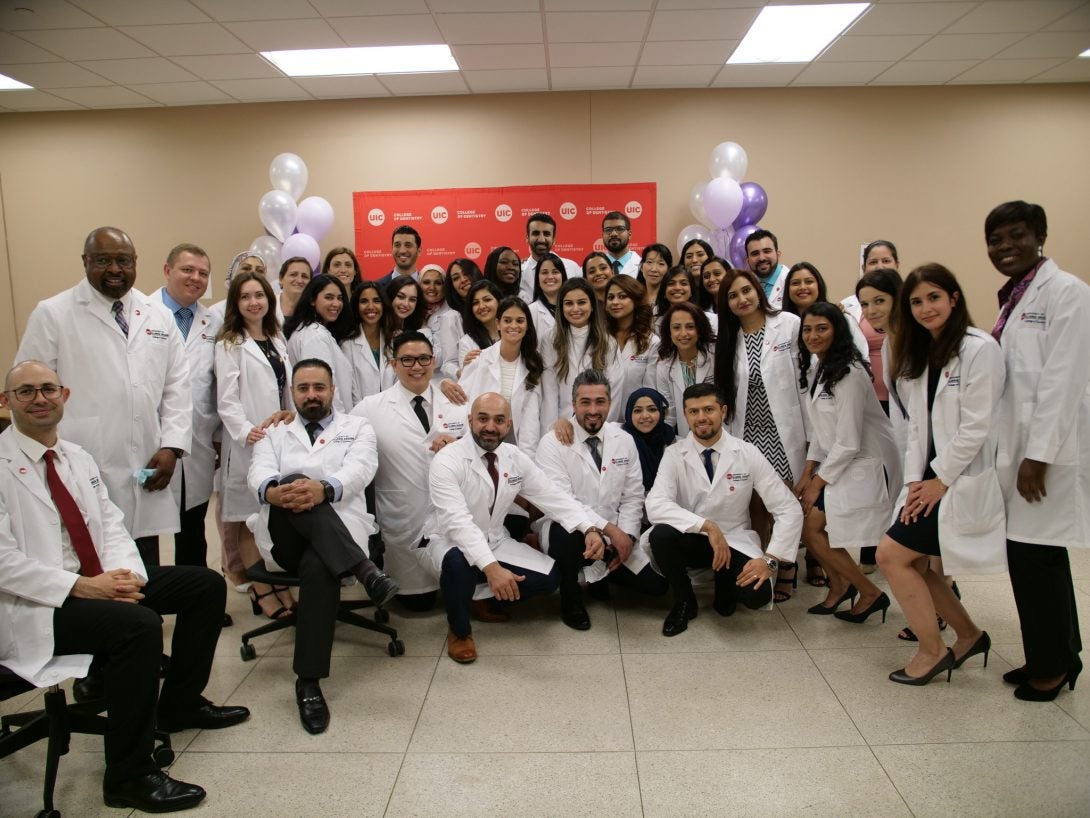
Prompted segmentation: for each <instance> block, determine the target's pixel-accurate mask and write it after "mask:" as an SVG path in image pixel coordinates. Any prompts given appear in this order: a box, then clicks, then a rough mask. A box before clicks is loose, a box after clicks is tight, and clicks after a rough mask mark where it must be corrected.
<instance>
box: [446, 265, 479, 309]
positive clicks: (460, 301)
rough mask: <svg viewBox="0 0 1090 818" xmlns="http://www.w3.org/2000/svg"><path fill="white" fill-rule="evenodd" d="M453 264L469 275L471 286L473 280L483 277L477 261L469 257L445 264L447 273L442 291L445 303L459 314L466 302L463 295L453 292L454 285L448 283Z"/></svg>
mask: <svg viewBox="0 0 1090 818" xmlns="http://www.w3.org/2000/svg"><path fill="white" fill-rule="evenodd" d="M455 264H457V265H458V269H459V270H461V271H462V272H463V273H464V274H465V275H466V276H468V277H469V283H470V286H473V284H474V283H475V282H477V281H480V280H481V279H482V278H484V273H482V272H481V268H480V267H478V266H477V262H475V261H474V260H473V259H471V258H456V259H454V261H452V262H451V263H450V264H448V265H447V275H446V280H445V281H444V282H443V292H445V293H446V294H447V305H448V306H449V307H450V308H451V309H452V310H454V311H455V312H456V313H459V314H461V312H462V308H463V307H464V306H465V304H466V300H465V298H464V297H463V296H460V295H458V293H457V292H455V290H454V285H453V284H451V283H450V271H451V270H453V269H454V265H455ZM467 295H468V293H467Z"/></svg>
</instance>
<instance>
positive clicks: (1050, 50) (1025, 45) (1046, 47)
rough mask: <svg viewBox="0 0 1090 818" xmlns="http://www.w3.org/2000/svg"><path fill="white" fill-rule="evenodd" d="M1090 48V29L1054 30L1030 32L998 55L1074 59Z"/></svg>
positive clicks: (1022, 57)
mask: <svg viewBox="0 0 1090 818" xmlns="http://www.w3.org/2000/svg"><path fill="white" fill-rule="evenodd" d="M1088 48H1090V31H1053V32H1041V33H1038V34H1030V35H1029V36H1028V37H1026V38H1025V39H1024V40H1019V41H1018V42H1016V43H1015V44H1014V45H1012V46H1011V47H1010V48H1006V49H1004V50H1003V51H1000V52H999V53H998V54H997V55H996V57H997V58H998V59H1001V60H1009V59H1043V58H1046V57H1062V58H1063V59H1073V58H1075V57H1077V56H1079V54H1081V53H1082V52H1083V51H1085V50H1086V49H1088Z"/></svg>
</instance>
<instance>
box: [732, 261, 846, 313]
mask: <svg viewBox="0 0 1090 818" xmlns="http://www.w3.org/2000/svg"><path fill="white" fill-rule="evenodd" d="M803 270H805V271H806V272H808V273H809V274H810V275H812V276H813V277H814V281H816V282H817V290H818V291H817V300H818V301H828V300H829V289H828V287H826V286H825V278H824V276H822V275H821V272H820V271H819V270H818V268H817V267H815V266H814V265H813V264H811V263H810V262H808V261H800V262H799V263H798V264H792V265H791V269H790V270H788V271H787V277H786V278H785V279H784V280H783V311H784V312H789V313H791V314H792V315H798V314H799V307H798V305H797V304H796V303H795V302H794V301H792V300H791V278H792V277H793V276H794V275H795V273H798V272H801V271H803ZM720 286H722V285H720ZM761 289H762V290H763V289H764V287H762V288H761ZM815 303H817V302H815Z"/></svg>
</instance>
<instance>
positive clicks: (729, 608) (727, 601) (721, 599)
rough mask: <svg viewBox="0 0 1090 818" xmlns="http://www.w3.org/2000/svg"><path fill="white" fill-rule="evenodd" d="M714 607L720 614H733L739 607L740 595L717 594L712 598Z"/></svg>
mask: <svg viewBox="0 0 1090 818" xmlns="http://www.w3.org/2000/svg"><path fill="white" fill-rule="evenodd" d="M712 607H713V608H715V612H716V613H717V614H719V615H720V616H733V615H734V612H735V611H736V610H737V609H738V597H736V596H734V595H733V594H731V595H729V596H728V595H726V594H724V595H723V596H716V597H715V598H714V599H713V600H712Z"/></svg>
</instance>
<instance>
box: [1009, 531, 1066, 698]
mask: <svg viewBox="0 0 1090 818" xmlns="http://www.w3.org/2000/svg"><path fill="white" fill-rule="evenodd" d="M1007 567H1008V569H1009V570H1010V577H1011V589H1012V590H1013V591H1014V604H1015V605H1016V606H1017V607H1018V621H1019V624H1020V625H1021V627H1022V650H1023V651H1024V652H1025V655H1026V671H1027V672H1028V673H1029V675H1030V676H1035V677H1049V676H1062V675H1063V674H1065V673H1067V672H1068V671H1069V670H1070V669H1071V667H1072V665H1074V663H1075V660H1076V659H1077V658H1078V655H1079V652H1080V651H1081V650H1082V637H1081V635H1080V634H1079V615H1078V611H1077V609H1076V605H1075V587H1074V585H1073V584H1072V582H1071V562H1070V561H1069V560H1068V557H1067V549H1066V548H1060V547H1058V546H1051V545H1031V544H1029V543H1021V542H1015V541H1014V540H1007Z"/></svg>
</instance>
